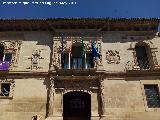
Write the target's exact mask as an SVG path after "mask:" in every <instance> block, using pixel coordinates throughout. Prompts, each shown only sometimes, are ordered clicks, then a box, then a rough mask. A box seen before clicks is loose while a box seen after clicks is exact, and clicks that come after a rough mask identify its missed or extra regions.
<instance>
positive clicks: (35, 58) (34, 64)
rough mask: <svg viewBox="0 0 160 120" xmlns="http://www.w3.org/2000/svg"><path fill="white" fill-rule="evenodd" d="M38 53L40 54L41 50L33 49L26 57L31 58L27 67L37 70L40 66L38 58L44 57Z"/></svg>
mask: <svg viewBox="0 0 160 120" xmlns="http://www.w3.org/2000/svg"><path fill="white" fill-rule="evenodd" d="M40 54H41V50H33V53H32V56H31V57H29V58H28V59H31V65H30V67H29V68H27V69H31V70H33V69H36V70H37V69H41V68H42V67H40V66H39V64H40V60H41V59H44V58H42V57H41V55H40Z"/></svg>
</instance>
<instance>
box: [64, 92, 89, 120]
mask: <svg viewBox="0 0 160 120" xmlns="http://www.w3.org/2000/svg"><path fill="white" fill-rule="evenodd" d="M90 117H91V95H90V94H88V93H85V92H80V91H76V92H69V93H66V94H64V96H63V120H90Z"/></svg>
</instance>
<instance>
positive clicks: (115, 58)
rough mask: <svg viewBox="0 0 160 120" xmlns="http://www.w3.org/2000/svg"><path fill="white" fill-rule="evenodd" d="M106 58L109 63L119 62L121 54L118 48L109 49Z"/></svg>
mask: <svg viewBox="0 0 160 120" xmlns="http://www.w3.org/2000/svg"><path fill="white" fill-rule="evenodd" d="M106 60H107V63H108V64H119V63H120V55H119V52H118V51H117V50H108V51H107V52H106Z"/></svg>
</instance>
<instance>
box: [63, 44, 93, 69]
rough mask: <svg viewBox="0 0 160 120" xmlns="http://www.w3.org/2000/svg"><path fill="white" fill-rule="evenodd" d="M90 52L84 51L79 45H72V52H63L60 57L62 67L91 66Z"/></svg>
mask: <svg viewBox="0 0 160 120" xmlns="http://www.w3.org/2000/svg"><path fill="white" fill-rule="evenodd" d="M93 66H94V65H93V57H92V53H88V52H84V51H83V48H82V47H81V46H78V47H77V46H74V47H72V53H70V54H69V53H64V54H63V57H62V68H64V69H69V68H71V69H82V68H85V69H87V68H93Z"/></svg>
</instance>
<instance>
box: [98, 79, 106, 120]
mask: <svg viewBox="0 0 160 120" xmlns="http://www.w3.org/2000/svg"><path fill="white" fill-rule="evenodd" d="M99 92H100V103H101V114H100V120H102V119H105V113H106V111H105V90H104V79H103V78H102V77H100V88H99Z"/></svg>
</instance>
